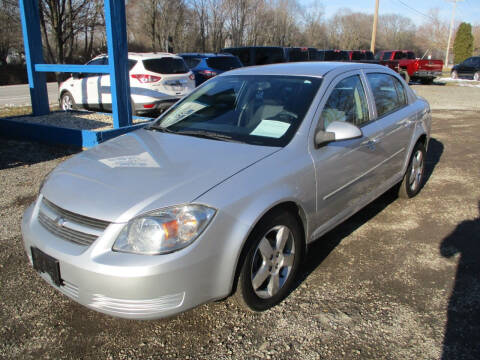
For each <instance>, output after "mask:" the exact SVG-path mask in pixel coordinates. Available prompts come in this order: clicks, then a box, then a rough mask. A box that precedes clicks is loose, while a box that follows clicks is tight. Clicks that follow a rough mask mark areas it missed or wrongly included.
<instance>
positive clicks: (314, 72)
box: [219, 61, 391, 77]
mask: <svg viewBox="0 0 480 360" xmlns="http://www.w3.org/2000/svg"><path fill="white" fill-rule="evenodd" d="M337 69H338V70H343V71H351V70H359V69H373V70H378V71H381V72H386V73H388V72H391V70H390V69H389V68H387V67H386V66H383V65H377V64H363V63H348V62H334V61H308V62H295V63H280V64H271V65H261V66H248V67H242V68H238V69H234V70H230V71H228V72H227V73H225V74H226V75H227V76H228V75H293V76H302V75H303V76H315V77H323V76H325V75H326V74H327V73H328V72H330V71H333V70H337ZM219 76H225V75H224V74H221V75H219Z"/></svg>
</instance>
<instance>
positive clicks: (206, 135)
mask: <svg viewBox="0 0 480 360" xmlns="http://www.w3.org/2000/svg"><path fill="white" fill-rule="evenodd" d="M145 129H147V130H155V131H160V132H164V133H168V134H177V135H186V136H195V137H199V138H203V139H213V140H221V141H229V142H238V143H244V141H240V140H236V139H234V138H232V137H231V136H229V135H226V134H219V133H216V132H211V131H205V130H183V131H182V130H180V131H173V130H170V129H169V128H164V127H161V126H156V125H150V126H148V127H145Z"/></svg>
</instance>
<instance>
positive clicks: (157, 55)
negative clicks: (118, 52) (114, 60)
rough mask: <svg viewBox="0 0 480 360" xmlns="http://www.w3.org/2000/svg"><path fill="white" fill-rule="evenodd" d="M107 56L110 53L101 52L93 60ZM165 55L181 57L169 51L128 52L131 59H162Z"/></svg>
mask: <svg viewBox="0 0 480 360" xmlns="http://www.w3.org/2000/svg"><path fill="white" fill-rule="evenodd" d="M106 56H108V54H101V55H98V56H95V57H94V58H93V59H92V60H94V59H97V58H101V57H106ZM164 57H171V58H180V57H179V56H178V55H176V54H171V53H167V52H149V53H137V52H129V53H128V58H129V59H130V60H146V59H161V58H164Z"/></svg>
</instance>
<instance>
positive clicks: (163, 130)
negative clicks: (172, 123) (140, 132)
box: [144, 125, 177, 134]
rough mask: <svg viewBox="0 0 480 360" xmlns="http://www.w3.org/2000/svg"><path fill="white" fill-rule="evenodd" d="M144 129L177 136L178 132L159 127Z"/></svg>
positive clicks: (152, 126) (153, 126) (151, 126)
mask: <svg viewBox="0 0 480 360" xmlns="http://www.w3.org/2000/svg"><path fill="white" fill-rule="evenodd" d="M144 129H146V130H155V131H160V132H164V133H169V134H176V133H177V132H176V131H172V130H170V129H168V128H165V127H161V126H157V125H150V126H146V127H145V128H144Z"/></svg>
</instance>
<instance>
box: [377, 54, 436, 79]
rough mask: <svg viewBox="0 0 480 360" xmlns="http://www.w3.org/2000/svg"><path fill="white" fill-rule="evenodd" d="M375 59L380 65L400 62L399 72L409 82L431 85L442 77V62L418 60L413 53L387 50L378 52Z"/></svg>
mask: <svg viewBox="0 0 480 360" xmlns="http://www.w3.org/2000/svg"><path fill="white" fill-rule="evenodd" d="M375 58H376V59H377V60H379V61H380V63H383V62H391V61H396V62H398V71H399V73H400V74H401V75H402V76H403V77H404V78H405V80H406V81H407V82H409V81H410V80H412V81H420V82H421V83H422V84H431V83H432V82H433V79H435V78H436V77H437V76H440V75H442V69H443V61H442V60H429V59H426V60H423V59H417V58H416V57H415V54H414V53H413V51H408V50H385V51H380V52H378V53H377V54H376V55H375ZM385 65H386V63H385Z"/></svg>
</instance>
